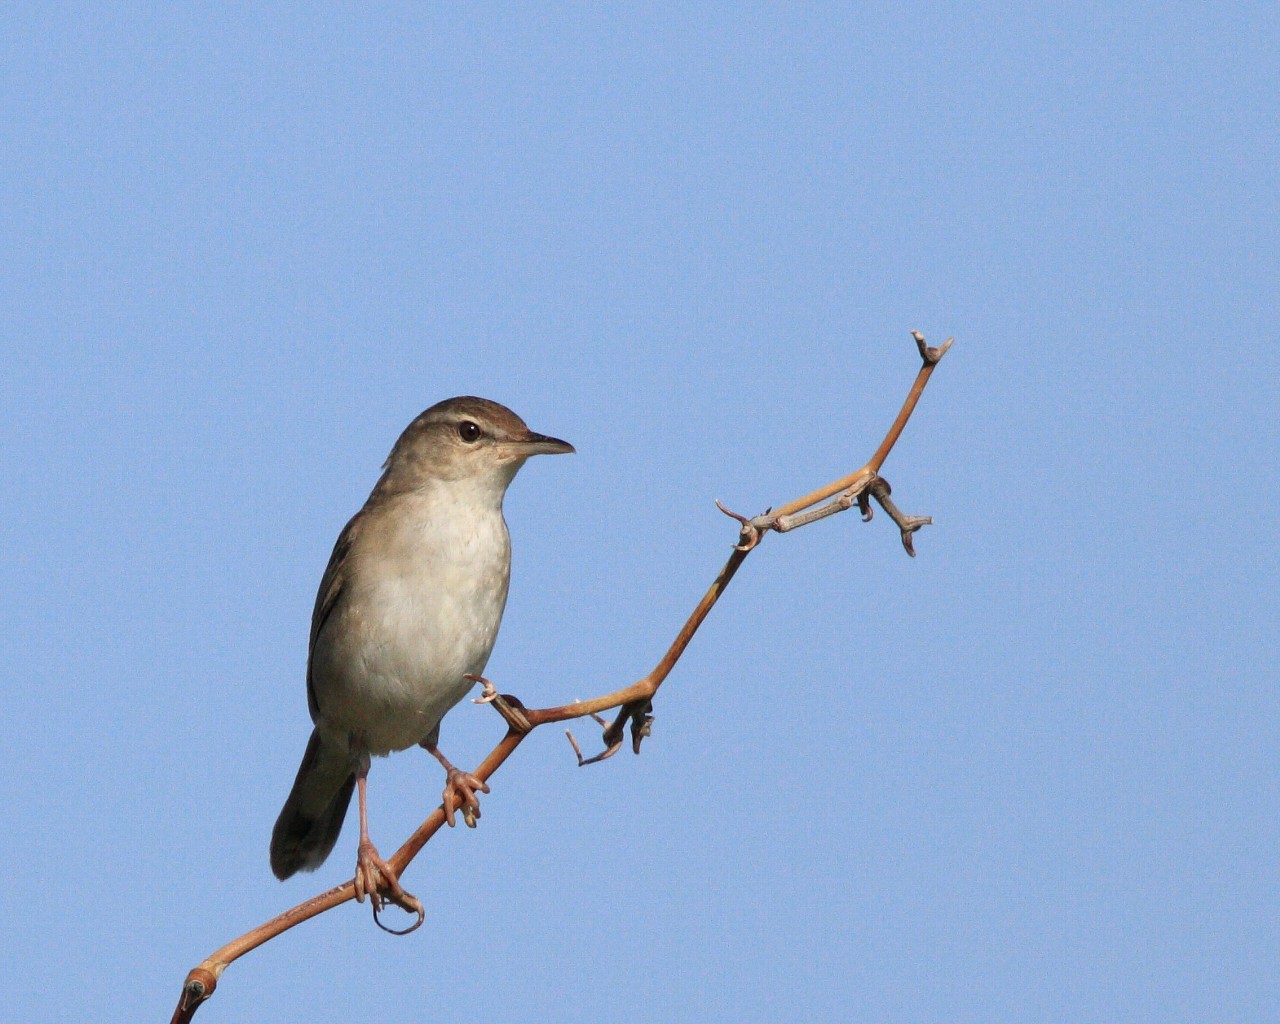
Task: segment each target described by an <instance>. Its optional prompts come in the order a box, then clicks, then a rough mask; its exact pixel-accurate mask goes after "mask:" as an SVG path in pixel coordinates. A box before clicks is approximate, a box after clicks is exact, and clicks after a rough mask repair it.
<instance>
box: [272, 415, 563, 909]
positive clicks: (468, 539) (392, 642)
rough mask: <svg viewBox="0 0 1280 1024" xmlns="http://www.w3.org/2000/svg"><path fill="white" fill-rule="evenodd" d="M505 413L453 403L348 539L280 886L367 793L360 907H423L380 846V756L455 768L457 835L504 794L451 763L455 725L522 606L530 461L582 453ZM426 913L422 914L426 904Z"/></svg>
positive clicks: (342, 545) (317, 637) (344, 538)
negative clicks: (515, 543)
mask: <svg viewBox="0 0 1280 1024" xmlns="http://www.w3.org/2000/svg"><path fill="white" fill-rule="evenodd" d="M573 450H574V449H573V446H572V445H570V444H568V443H567V442H565V441H561V440H559V439H557V438H554V437H547V436H545V435H543V434H535V433H533V432H532V431H530V430H529V428H528V427H526V426H525V424H524V421H523V420H521V419H520V417H519V416H517V415H516V414H515V413H513V412H512V411H511V410H510V409H507V408H506V407H505V406H502V405H499V404H497V403H496V402H490V401H487V400H486V399H483V398H471V397H462V398H450V399H448V400H447V401H444V402H440V403H439V404H437V405H433V406H432V407H431V408H430V409H428V410H427V411H426V412H424V413H422V415H420V416H419V417H418V418H417V419H415V420H414V421H413V422H412V423H410V424H409V426H408V427H407V428H406V429H405V431H404V433H403V434H401V435H400V439H399V440H398V441H396V444H395V447H394V448H392V449H391V454H390V456H389V457H388V458H387V461H386V463H385V464H384V466H383V473H382V477H381V478H380V479H379V480H378V483H377V485H376V486H375V487H374V489H373V492H372V493H371V494H370V495H369V500H368V501H366V502H365V504H364V507H363V508H362V509H361V510H360V511H359V512H357V513H356V515H355V517H354V518H352V520H351V521H350V522H349V523H347V526H346V528H345V529H344V530H343V531H342V533H341V534H339V536H338V542H337V544H336V545H335V546H334V549H333V554H332V556H331V557H330V558H329V566H328V568H327V569H326V570H325V573H324V578H323V579H322V580H321V581H320V592H319V593H318V594H317V595H316V605H315V612H314V613H313V615H312V619H311V643H310V648H309V653H308V660H307V704H308V706H309V707H310V709H311V720H312V722H314V723H315V728H314V729H313V730H312V733H311V741H310V742H309V743H308V744H307V752H306V754H305V755H303V758H302V766H301V767H300V768H299V769H298V777H297V779H296V780H295V781H294V784H293V789H292V791H291V792H290V793H289V797H288V799H287V800H286V801H285V805H284V809H283V810H282V811H281V812H280V817H279V819H278V820H277V821H276V825H275V829H274V830H273V831H272V833H271V870H272V871H274V872H275V875H276V877H277V878H281V879H284V878H288V877H289V876H290V875H292V874H293V873H294V872H296V871H313V870H315V869H316V868H317V867H319V866H320V865H321V864H322V863H323V862H324V860H325V858H326V857H328V856H329V851H330V850H332V849H333V845H334V843H335V842H336V841H337V838H338V833H339V832H340V831H341V830H342V822H343V818H344V817H345V816H346V812H347V807H348V805H349V804H350V802H351V791H352V789H353V788H355V789H357V790H358V791H359V797H360V799H359V807H360V843H359V846H358V848H357V855H356V874H355V885H356V897H357V899H359V900H361V901H363V899H364V897H365V896H366V895H368V896H370V897H371V898H372V899H373V900H374V903H375V905H380V900H381V897H382V896H383V895H386V896H389V897H391V898H395V899H397V901H399V898H401V897H403V898H404V899H407V900H409V901H412V902H413V903H414V904H416V903H417V901H416V900H415V899H414V898H413V897H412V896H409V895H408V894H407V893H405V892H404V891H403V890H402V889H401V888H400V885H399V880H398V879H397V878H396V875H395V872H394V871H393V870H392V869H391V867H390V866H389V865H388V864H387V863H386V861H384V860H383V859H382V857H381V856H380V855H379V854H378V851H377V849H376V848H375V847H374V845H373V843H372V842H370V840H369V829H368V816H367V813H366V802H365V779H366V776H367V775H368V771H369V758H370V756H371V755H384V754H388V753H390V752H391V751H393V750H405V749H407V748H408V747H411V746H414V745H415V744H417V745H420V746H422V747H424V748H426V750H427V751H429V752H430V753H431V754H432V755H434V756H435V758H436V759H437V760H438V761H439V762H440V764H441V765H443V766H444V770H445V772H446V782H445V787H444V794H443V796H444V806H445V811H446V814H447V817H448V821H449V824H450V825H453V824H454V816H455V813H456V811H457V810H458V809H460V808H461V809H462V810H463V811H464V817H466V818H467V823H468V824H474V817H475V816H477V815H478V814H479V801H478V799H477V797H476V793H477V791H478V792H484V793H487V792H488V791H489V787H488V786H487V785H485V784H484V783H483V782H481V781H480V780H479V779H477V778H475V776H473V775H470V774H468V773H466V772H463V771H460V770H458V769H457V768H455V767H454V766H453V765H452V764H450V763H449V761H448V759H447V758H445V756H444V755H443V754H442V753H441V752H440V750H439V749H438V747H437V746H436V743H437V741H438V739H439V736H440V720H441V719H442V718H443V717H444V715H445V713H446V712H448V711H449V709H450V708H452V707H453V706H454V705H455V704H457V703H458V702H459V701H460V700H462V698H463V697H464V696H465V695H466V693H467V691H468V690H469V689H470V688H471V686H472V685H473V683H472V681H471V680H469V679H468V678H467V676H469V675H479V674H480V673H481V672H483V671H484V667H485V663H486V662H487V661H488V660H489V654H490V652H491V651H492V650H493V643H494V640H495V639H496V638H497V635H498V626H499V625H500V624H501V622H502V611H503V608H504V607H505V605H506V601H507V584H508V581H509V579H510V573H511V541H510V537H509V535H508V533H507V524H506V520H505V519H504V518H503V515H502V499H503V496H504V495H505V494H506V491H507V486H508V485H509V484H510V483H511V481H512V480H513V479H514V478H515V475H516V473H517V471H518V470H519V469H520V467H521V466H522V465H524V462H525V460H526V459H528V458H529V457H530V456H532V455H551V454H557V453H565V452H572V451H573ZM418 906H420V905H418Z"/></svg>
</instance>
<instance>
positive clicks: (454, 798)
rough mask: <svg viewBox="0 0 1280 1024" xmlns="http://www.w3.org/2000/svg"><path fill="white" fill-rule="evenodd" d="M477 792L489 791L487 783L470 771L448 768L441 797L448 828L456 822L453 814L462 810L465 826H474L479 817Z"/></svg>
mask: <svg viewBox="0 0 1280 1024" xmlns="http://www.w3.org/2000/svg"><path fill="white" fill-rule="evenodd" d="M477 792H480V793H487V792H489V784H488V783H486V782H484V781H483V780H481V779H477V778H476V777H475V776H474V775H472V774H471V773H470V772H464V771H463V770H462V769H461V768H450V769H449V774H448V775H447V777H446V778H445V783H444V793H443V794H442V797H443V799H444V820H445V821H447V822H448V823H449V827H450V828H453V827H454V825H455V824H457V821H456V817H455V816H456V814H457V812H458V811H462V820H463V821H464V822H466V825H467V828H475V827H476V819H477V818H479V817H480V799H479V797H477V796H476V793H477Z"/></svg>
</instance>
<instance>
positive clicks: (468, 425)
mask: <svg viewBox="0 0 1280 1024" xmlns="http://www.w3.org/2000/svg"><path fill="white" fill-rule="evenodd" d="M458 436H459V437H460V438H462V440H464V441H466V442H467V444H475V443H476V442H477V441H479V440H480V425H479V424H478V423H472V422H471V421H470V420H463V421H462V422H461V423H459V424H458Z"/></svg>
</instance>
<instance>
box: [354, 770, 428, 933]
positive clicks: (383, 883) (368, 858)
mask: <svg viewBox="0 0 1280 1024" xmlns="http://www.w3.org/2000/svg"><path fill="white" fill-rule="evenodd" d="M368 776H369V754H368V752H367V751H365V752H362V753H361V754H359V755H358V759H357V762H356V792H357V793H358V794H359V798H360V844H359V846H357V847H356V877H355V887H356V900H357V901H358V902H360V903H363V902H364V898H365V896H368V897H369V902H370V903H371V904H372V905H373V913H374V917H375V918H376V917H377V915H378V911H380V910H381V909H382V905H383V902H384V901H386V900H389V901H390V902H392V903H394V904H395V905H396V906H398V907H401V908H403V909H404V910H407V911H409V912H410V913H411V914H417V915H418V923H419V924H421V923H422V918H423V917H424V916H425V911H424V910H423V909H422V902H421V901H420V900H419V899H418V897H416V896H414V895H413V894H412V893H408V892H405V891H404V889H403V888H401V886H400V879H398V878H397V877H396V873H395V871H394V870H393V869H392V867H391V865H390V864H388V863H387V862H386V861H385V860H383V859H382V856H381V855H380V854H379V853H378V849H377V847H375V846H374V845H373V842H372V840H370V838H369V809H368V803H367V801H366V798H365V782H366V780H367V778H368ZM413 927H414V928H416V927H417V925H414V926H413ZM410 930H411V931H412V929H410Z"/></svg>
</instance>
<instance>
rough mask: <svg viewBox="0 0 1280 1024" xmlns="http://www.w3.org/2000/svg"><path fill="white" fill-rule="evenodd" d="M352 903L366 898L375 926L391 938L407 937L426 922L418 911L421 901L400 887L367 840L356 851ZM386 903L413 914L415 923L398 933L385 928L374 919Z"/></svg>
mask: <svg viewBox="0 0 1280 1024" xmlns="http://www.w3.org/2000/svg"><path fill="white" fill-rule="evenodd" d="M355 887H356V901H357V902H359V903H363V902H364V898H365V897H366V896H368V897H369V903H370V904H371V905H372V906H373V919H374V920H375V921H377V922H378V927H379V928H382V929H383V930H384V931H388V932H391V933H392V934H394V935H407V934H408V933H409V932H411V931H413V930H414V929H415V928H417V927H418V926H419V925H421V924H422V922H423V921H424V920H425V919H426V916H427V913H426V911H425V910H424V909H423V908H422V901H421V900H420V899H418V897H417V896H415V895H413V893H411V892H406V891H405V890H404V888H403V887H402V886H401V885H400V879H399V878H397V877H396V873H395V871H394V869H393V868H392V867H391V865H390V864H388V863H387V862H386V861H385V860H383V859H382V857H381V856H380V855H379V853H378V850H377V848H376V847H375V846H374V845H373V843H371V842H369V840H367V839H363V840H361V841H360V845H359V846H358V847H357V848H356V877H355ZM387 903H394V904H395V905H396V906H397V907H399V908H400V909H401V910H404V911H407V912H408V913H410V914H417V915H418V920H417V921H415V922H414V923H413V924H411V925H410V926H409V927H408V928H405V929H404V930H402V931H396V930H395V929H394V928H388V927H387V926H386V925H384V924H383V923H382V922H381V921H379V920H378V914H379V912H380V911H381V910H382V908H383V906H385V905H386V904H387Z"/></svg>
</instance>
